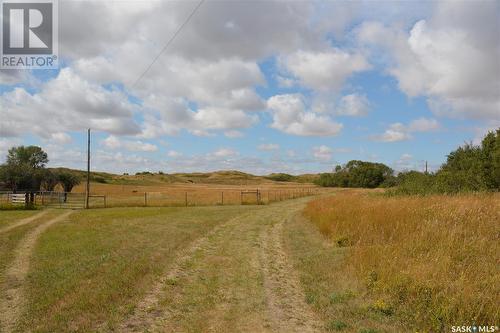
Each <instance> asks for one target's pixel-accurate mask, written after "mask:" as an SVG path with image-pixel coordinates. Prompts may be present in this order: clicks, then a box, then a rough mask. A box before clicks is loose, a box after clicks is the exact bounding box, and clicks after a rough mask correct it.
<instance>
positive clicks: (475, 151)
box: [316, 128, 500, 194]
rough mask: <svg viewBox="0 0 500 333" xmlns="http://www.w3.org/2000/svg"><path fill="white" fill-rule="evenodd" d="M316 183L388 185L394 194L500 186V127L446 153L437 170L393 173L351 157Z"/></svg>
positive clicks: (497, 188)
mask: <svg viewBox="0 0 500 333" xmlns="http://www.w3.org/2000/svg"><path fill="white" fill-rule="evenodd" d="M316 184H318V185H320V186H329V187H364V188H376V187H391V188H392V189H391V190H390V191H389V193H393V194H430V193H436V194H437V193H450V194H452V193H461V192H475V191H499V190H500V128H499V129H497V130H496V131H495V132H489V133H488V134H487V135H486V136H485V137H484V138H483V140H482V142H481V144H479V145H474V144H472V143H467V144H465V145H463V146H461V147H459V148H458V149H456V150H455V151H452V152H451V153H450V154H448V155H447V158H446V162H445V163H444V164H443V165H442V166H441V167H440V168H439V170H437V171H436V172H419V171H406V172H400V173H398V174H395V172H394V170H392V169H391V168H390V167H388V166H387V165H384V164H382V163H372V162H365V161H356V160H355V161H350V162H348V163H347V164H345V165H344V166H340V165H338V166H336V167H335V171H334V172H331V173H323V174H321V175H320V177H319V178H318V180H317V181H316Z"/></svg>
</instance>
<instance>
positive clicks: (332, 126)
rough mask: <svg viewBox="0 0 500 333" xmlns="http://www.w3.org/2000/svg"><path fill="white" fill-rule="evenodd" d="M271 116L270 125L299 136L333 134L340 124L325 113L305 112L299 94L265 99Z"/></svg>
mask: <svg viewBox="0 0 500 333" xmlns="http://www.w3.org/2000/svg"><path fill="white" fill-rule="evenodd" d="M267 107H268V108H269V110H270V111H271V114H272V116H273V123H272V124H271V127H273V128H276V129H278V130H280V131H282V132H285V133H288V134H293V135H299V136H334V135H337V134H339V133H340V131H341V130H342V124H340V123H337V122H335V121H333V120H332V119H331V118H330V117H328V116H325V115H318V114H317V113H314V112H307V111H306V110H305V104H304V101H303V97H302V95H300V94H286V95H276V96H273V97H271V98H270V99H269V100H268V101H267Z"/></svg>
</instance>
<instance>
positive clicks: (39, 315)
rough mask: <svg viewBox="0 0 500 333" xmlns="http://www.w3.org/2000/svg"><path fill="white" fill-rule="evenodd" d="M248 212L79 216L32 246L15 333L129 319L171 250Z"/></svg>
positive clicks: (146, 210) (114, 212) (128, 211)
mask: <svg viewBox="0 0 500 333" xmlns="http://www.w3.org/2000/svg"><path fill="white" fill-rule="evenodd" d="M250 209H255V208H253V207H223V208H222V207H197V208H187V209H186V208H130V209H108V210H94V211H79V212H76V213H75V214H74V215H72V216H71V218H70V221H68V222H63V223H59V224H57V225H55V226H53V227H52V228H50V229H49V230H48V231H47V232H45V233H44V234H43V235H42V236H41V237H40V239H39V241H38V245H37V247H36V249H35V254H34V256H33V258H32V263H31V273H30V275H29V277H28V285H27V295H28V302H29V303H28V308H27V312H26V313H25V315H24V316H23V318H22V320H21V323H20V327H19V331H26V330H32V331H36V332H61V331H74V330H76V331H79V332H87V331H90V330H92V329H94V328H95V327H98V326H99V325H100V324H102V323H104V322H108V323H111V325H112V323H113V322H114V321H115V320H117V319H119V318H121V317H123V316H124V315H125V314H126V313H128V312H131V311H132V309H133V304H135V303H136V302H137V301H138V299H140V296H141V295H142V294H143V293H144V292H145V291H146V290H148V288H149V287H150V286H151V284H152V282H153V280H154V278H155V277H156V276H158V275H159V274H161V272H162V271H163V270H164V269H165V267H166V266H167V265H168V264H169V263H170V262H171V261H172V259H173V258H174V257H175V255H176V251H177V250H178V249H179V248H182V247H184V246H186V245H187V244H189V243H190V241H192V240H194V239H195V238H197V237H200V236H202V235H204V234H206V233H207V232H208V231H209V230H210V229H212V228H213V227H214V226H216V225H218V224H220V223H222V222H224V221H226V220H228V219H230V218H232V217H234V216H236V215H238V214H241V213H243V212H246V211H249V210H250Z"/></svg>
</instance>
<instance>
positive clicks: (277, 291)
mask: <svg viewBox="0 0 500 333" xmlns="http://www.w3.org/2000/svg"><path fill="white" fill-rule="evenodd" d="M285 221H286V219H284V220H282V221H280V222H278V223H276V224H274V225H272V226H270V228H269V229H267V230H264V232H263V233H262V235H261V263H262V272H263V275H264V289H265V294H266V303H267V308H268V318H267V320H268V325H269V326H270V329H271V331H272V332H321V331H322V324H321V322H320V320H319V319H318V318H317V317H316V315H315V313H314V312H313V310H312V309H311V308H310V307H309V305H308V304H307V303H306V302H305V299H306V297H305V294H304V292H303V290H302V288H301V286H300V281H299V278H298V275H297V272H296V271H295V270H294V268H293V266H292V263H291V261H290V260H289V258H288V254H287V253H286V251H285V249H284V246H283V228H284V223H285Z"/></svg>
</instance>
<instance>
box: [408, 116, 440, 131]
mask: <svg viewBox="0 0 500 333" xmlns="http://www.w3.org/2000/svg"><path fill="white" fill-rule="evenodd" d="M439 126H440V125H439V123H438V121H437V120H436V119H428V118H419V119H415V120H413V121H411V122H410V125H409V126H408V131H410V132H429V131H434V130H437V129H439Z"/></svg>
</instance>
